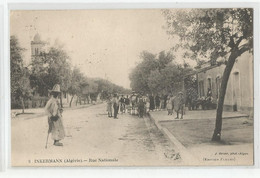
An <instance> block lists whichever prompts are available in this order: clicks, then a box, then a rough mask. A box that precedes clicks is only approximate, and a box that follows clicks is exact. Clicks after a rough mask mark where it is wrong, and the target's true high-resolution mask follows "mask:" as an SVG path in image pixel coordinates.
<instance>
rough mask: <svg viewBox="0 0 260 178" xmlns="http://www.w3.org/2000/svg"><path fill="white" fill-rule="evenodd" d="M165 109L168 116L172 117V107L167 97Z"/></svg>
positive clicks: (169, 97) (169, 98)
mask: <svg viewBox="0 0 260 178" xmlns="http://www.w3.org/2000/svg"><path fill="white" fill-rule="evenodd" d="M166 108H167V111H168V115H172V113H173V106H172V100H171V96H168V98H167V101H166Z"/></svg>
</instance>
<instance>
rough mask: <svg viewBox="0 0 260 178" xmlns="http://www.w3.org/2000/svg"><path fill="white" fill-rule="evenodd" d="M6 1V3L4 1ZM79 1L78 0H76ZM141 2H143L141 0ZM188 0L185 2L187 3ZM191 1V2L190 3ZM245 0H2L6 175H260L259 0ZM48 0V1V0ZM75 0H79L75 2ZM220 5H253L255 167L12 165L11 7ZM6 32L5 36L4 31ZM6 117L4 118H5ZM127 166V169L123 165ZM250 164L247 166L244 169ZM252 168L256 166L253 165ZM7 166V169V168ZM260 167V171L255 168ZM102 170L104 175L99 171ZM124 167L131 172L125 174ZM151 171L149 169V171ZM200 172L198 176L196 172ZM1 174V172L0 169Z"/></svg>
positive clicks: (0, 91)
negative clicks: (16, 166)
mask: <svg viewBox="0 0 260 178" xmlns="http://www.w3.org/2000/svg"><path fill="white" fill-rule="evenodd" d="M2 1H3V3H2ZM76 2H77V3H76ZM138 2H139V3H138ZM140 2H141V3H140ZM184 2H185V3H184ZM190 2H192V3H190ZM256 2H257V1H246V0H243V1H241V0H234V1H233V0H230V1H229V2H227V1H224V0H219V1H215V2H213V3H212V2H209V1H204V0H201V1H198V0H197V1H192V0H189V1H188V0H184V1H182V3H180V2H178V1H175V2H173V1H172V0H164V1H159V0H132V1H131V0H119V1H116V0H114V1H113V0H97V1H94V0H85V1H84V0H75V1H73V0H54V1H51V0H37V1H35V0H1V3H0V13H1V14H0V20H2V19H3V18H2V16H1V15H2V11H3V16H4V25H3V26H2V23H0V25H1V27H0V28H1V29H0V39H4V42H3V41H2V40H1V42H0V47H1V49H0V57H1V61H0V84H1V85H0V86H1V88H0V99H1V100H0V117H1V118H0V119H1V120H0V129H1V130H0V137H1V138H0V144H3V145H2V146H1V145H0V147H1V148H4V149H2V150H1V151H2V152H1V153H0V157H1V155H3V158H5V160H2V161H1V160H0V166H1V163H3V164H4V166H3V168H4V169H3V170H4V171H5V172H4V173H3V175H7V176H8V177H12V176H19V177H29V178H30V177H35V176H37V177H46V176H50V177H51V175H55V176H56V177H65V176H64V175H66V177H72V176H73V177H74V176H77V177H78V176H80V174H81V175H84V176H88V177H90V176H91V178H92V177H104V176H105V177H113V178H114V177H133V176H134V177H140V176H141V175H143V174H145V175H146V177H151V176H156V177H178V176H180V175H181V176H182V177H184V176H183V175H184V174H185V175H186V176H185V177H218V178H219V177H234V176H235V175H236V177H243V176H246V177H256V176H259V174H258V173H259V167H260V166H259V156H260V154H259V134H260V132H259V128H260V122H259V119H260V118H259V117H260V114H259V111H260V110H259V109H258V108H260V103H259V102H260V100H259V97H260V95H259V87H260V82H259V79H260V78H259V75H260V72H259V66H260V63H259V60H260V58H259V57H260V56H259V49H260V48H259V40H260V36H259V30H260V28H259V20H260V19H259V2H258V3H256ZM46 3H48V4H46ZM75 3H76V4H75ZM199 7H200V8H209V7H212V8H221V7H253V8H255V13H254V32H255V33H254V139H255V142H254V153H255V154H254V155H255V166H253V167H242V170H241V167H236V166H231V167H171V168H169V167H168V168H163V167H152V168H151V167H146V168H144V167H143V168H139V167H134V168H124V167H121V168H12V167H11V166H10V160H11V159H10V156H11V119H10V60H9V49H10V48H9V38H10V37H9V10H10V9H13V10H15V9H20V10H25V9H26V10H30V9H39V10H40V9H46V10H47V9H49V10H51V9H134V8H135V9H136V8H137V9H140V8H199ZM2 31H3V32H4V36H3V35H2V34H3V33H2ZM3 117H4V119H3ZM122 168H124V169H122ZM245 168H248V169H245ZM252 168H253V169H252ZM5 169H6V170H5ZM256 169H258V173H257V172H256V173H255V172H254V170H256ZM101 170H102V172H103V173H102V176H100V174H99V173H100V172H101ZM125 170H126V171H127V172H129V173H128V174H126V172H125ZM148 171H149V172H148ZM196 175H199V176H196ZM0 177H1V173H0Z"/></svg>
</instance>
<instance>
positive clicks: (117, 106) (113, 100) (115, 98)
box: [112, 94, 119, 119]
mask: <svg viewBox="0 0 260 178" xmlns="http://www.w3.org/2000/svg"><path fill="white" fill-rule="evenodd" d="M112 103H113V108H114V119H118V118H117V114H118V110H119V98H118V96H117V94H114V97H113V99H112Z"/></svg>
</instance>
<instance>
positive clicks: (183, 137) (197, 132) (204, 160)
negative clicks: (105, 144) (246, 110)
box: [150, 110, 254, 165]
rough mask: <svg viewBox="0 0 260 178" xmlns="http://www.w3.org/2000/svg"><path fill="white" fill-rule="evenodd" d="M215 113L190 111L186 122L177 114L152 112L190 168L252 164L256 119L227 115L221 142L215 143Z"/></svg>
mask: <svg viewBox="0 0 260 178" xmlns="http://www.w3.org/2000/svg"><path fill="white" fill-rule="evenodd" d="M215 115H216V111H215V110H206V111H203V110H200V111H186V114H185V115H184V119H182V120H179V119H178V120H175V119H174V118H175V117H176V113H174V115H171V116H168V115H167V111H155V112H150V118H151V119H152V120H153V121H154V122H155V124H156V126H157V127H158V128H159V129H160V130H161V131H162V132H163V133H164V134H165V135H166V136H167V137H168V138H169V139H170V140H171V141H172V142H173V143H174V145H176V146H177V147H178V150H181V152H180V154H181V156H182V158H183V159H186V161H187V162H188V161H190V163H189V165H192V164H193V165H252V164H253V153H254V152H253V143H254V140H253V138H254V132H253V120H252V119H248V116H247V115H245V114H242V113H239V112H224V113H223V123H222V136H221V139H222V141H221V142H212V141H211V137H212V135H213V131H214V128H215Z"/></svg>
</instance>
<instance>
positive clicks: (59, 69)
mask: <svg viewBox="0 0 260 178" xmlns="http://www.w3.org/2000/svg"><path fill="white" fill-rule="evenodd" d="M69 60H70V58H69V56H68V55H67V53H66V51H64V50H63V49H61V48H55V47H51V48H50V49H49V51H48V52H44V53H42V54H41V55H40V56H37V57H35V58H34V59H33V60H32V63H31V65H32V69H31V70H32V74H31V77H30V79H31V84H32V86H33V87H34V88H35V89H36V91H37V93H39V94H40V95H41V96H47V95H48V90H50V89H52V87H53V86H54V85H55V84H60V86H61V91H62V92H68V88H69V86H70V82H71V64H70V63H69ZM61 98H62V97H61ZM61 103H62V101H61Z"/></svg>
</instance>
